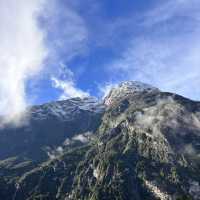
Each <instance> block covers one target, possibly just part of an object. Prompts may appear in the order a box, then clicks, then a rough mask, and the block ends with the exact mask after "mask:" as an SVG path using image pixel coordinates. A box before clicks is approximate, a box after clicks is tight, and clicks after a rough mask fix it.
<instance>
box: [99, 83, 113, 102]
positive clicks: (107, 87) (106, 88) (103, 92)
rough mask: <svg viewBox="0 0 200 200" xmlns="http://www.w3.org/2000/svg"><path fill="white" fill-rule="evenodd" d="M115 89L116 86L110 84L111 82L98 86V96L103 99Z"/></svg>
mask: <svg viewBox="0 0 200 200" xmlns="http://www.w3.org/2000/svg"><path fill="white" fill-rule="evenodd" d="M115 87H117V84H115V83H112V82H108V83H105V84H101V85H99V86H98V90H99V96H100V97H101V98H103V99H104V98H105V97H106V96H107V95H108V94H109V92H110V91H111V89H113V88H115Z"/></svg>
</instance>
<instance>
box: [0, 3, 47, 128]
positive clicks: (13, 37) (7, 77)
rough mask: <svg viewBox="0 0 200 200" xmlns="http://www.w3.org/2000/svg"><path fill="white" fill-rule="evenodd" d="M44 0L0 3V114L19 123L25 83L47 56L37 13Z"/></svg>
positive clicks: (22, 107)
mask: <svg viewBox="0 0 200 200" xmlns="http://www.w3.org/2000/svg"><path fill="white" fill-rule="evenodd" d="M43 3H44V0H28V1H27V0H19V1H12V0H3V1H1V2H0V24H1V26H0V36H1V44H0V71H1V78H0V115H6V116H7V117H6V119H4V120H3V122H1V124H0V125H2V124H3V123H6V122H8V121H10V120H12V121H13V120H14V121H15V123H17V122H18V121H19V116H20V114H19V113H22V112H23V110H24V108H25V105H26V94H25V83H26V81H27V80H28V79H29V78H30V77H32V76H34V75H36V74H37V73H38V72H39V71H40V70H41V68H42V62H43V60H44V58H45V56H46V54H47V52H46V49H45V47H44V43H43V33H42V31H41V30H40V28H39V27H38V24H37V14H38V13H39V11H40V9H41V8H42V5H43Z"/></svg>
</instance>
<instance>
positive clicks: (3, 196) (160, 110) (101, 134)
mask: <svg viewBox="0 0 200 200" xmlns="http://www.w3.org/2000/svg"><path fill="white" fill-rule="evenodd" d="M27 113H28V115H27V116H28V119H27V122H26V123H24V124H22V125H21V126H18V127H15V126H12V125H9V124H7V125H6V126H4V127H3V128H1V129H0V200H36V199H38V200H55V199H61V200H78V199H80V200H157V199H160V200H193V199H194V200H198V199H200V102H197V101H192V100H190V99H187V98H184V97H182V96H179V95H176V94H173V93H167V92H162V91H160V90H159V89H158V88H155V87H153V86H151V85H147V84H144V83H140V82H134V81H129V82H123V83H121V84H120V85H118V86H117V87H115V88H113V89H111V91H110V92H109V94H108V95H107V96H106V97H105V99H104V100H98V99H95V98H93V97H86V98H72V99H68V100H63V101H57V102H51V103H47V104H43V105H39V106H33V107H31V108H29V109H28V110H27Z"/></svg>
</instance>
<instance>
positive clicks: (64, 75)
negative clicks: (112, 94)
mask: <svg viewBox="0 0 200 200" xmlns="http://www.w3.org/2000/svg"><path fill="white" fill-rule="evenodd" d="M59 69H60V70H59V71H60V73H59V77H58V78H57V77H55V76H52V77H51V81H52V86H53V87H54V88H56V89H59V90H61V91H62V94H61V95H60V97H59V100H65V99H69V98H73V97H80V98H83V97H88V96H90V94H89V93H87V92H85V91H83V90H81V89H79V88H77V87H76V84H75V80H74V74H73V72H72V71H71V70H70V69H69V68H68V67H67V66H65V65H63V64H62V63H61V64H60V68H59Z"/></svg>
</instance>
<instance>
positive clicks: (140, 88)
mask: <svg viewBox="0 0 200 200" xmlns="http://www.w3.org/2000/svg"><path fill="white" fill-rule="evenodd" d="M145 91H146V92H152V91H159V89H158V88H156V87H153V86H151V85H149V84H146V83H142V82H139V81H125V82H122V83H120V84H119V85H118V86H116V87H114V88H112V89H111V91H110V92H109V94H108V95H107V96H106V98H105V100H104V103H105V104H106V105H110V104H111V103H112V102H113V101H115V100H118V99H120V98H122V97H124V96H127V95H130V94H134V93H139V92H145Z"/></svg>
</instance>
